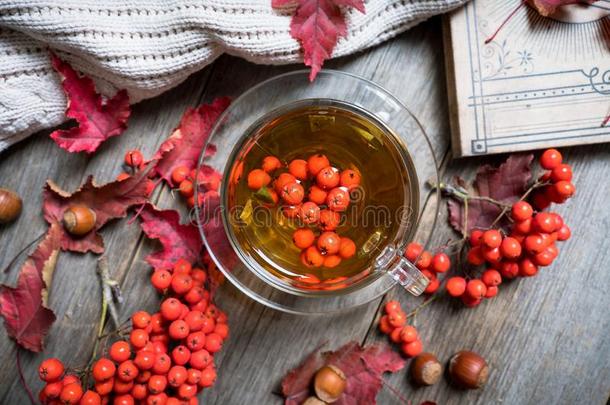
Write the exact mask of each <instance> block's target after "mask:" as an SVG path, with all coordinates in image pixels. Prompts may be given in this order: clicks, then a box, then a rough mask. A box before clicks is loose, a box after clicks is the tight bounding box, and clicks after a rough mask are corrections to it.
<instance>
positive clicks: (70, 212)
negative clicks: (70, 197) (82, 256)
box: [63, 204, 96, 236]
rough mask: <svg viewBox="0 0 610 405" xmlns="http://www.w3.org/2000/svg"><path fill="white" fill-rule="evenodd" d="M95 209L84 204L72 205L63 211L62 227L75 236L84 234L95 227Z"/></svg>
mask: <svg viewBox="0 0 610 405" xmlns="http://www.w3.org/2000/svg"><path fill="white" fill-rule="evenodd" d="M95 221H96V215H95V211H93V210H92V209H91V208H89V207H87V206H86V205H80V204H79V205H72V206H70V207H69V208H68V209H66V210H65V211H64V218H63V223H64V228H66V230H67V231H68V232H69V233H70V234H72V235H75V236H82V235H85V234H87V233H89V232H91V230H92V229H93V228H94V227H95Z"/></svg>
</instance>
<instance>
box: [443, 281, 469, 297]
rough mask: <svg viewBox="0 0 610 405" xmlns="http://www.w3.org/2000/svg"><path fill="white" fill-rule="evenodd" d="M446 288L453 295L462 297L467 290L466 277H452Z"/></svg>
mask: <svg viewBox="0 0 610 405" xmlns="http://www.w3.org/2000/svg"><path fill="white" fill-rule="evenodd" d="M445 288H446V289H447V292H448V293H449V295H451V296H452V297H460V296H461V295H462V294H464V292H465V291H466V279H464V277H451V278H450V279H449V280H447V284H446V285H445Z"/></svg>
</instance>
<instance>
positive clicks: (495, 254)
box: [481, 246, 502, 262]
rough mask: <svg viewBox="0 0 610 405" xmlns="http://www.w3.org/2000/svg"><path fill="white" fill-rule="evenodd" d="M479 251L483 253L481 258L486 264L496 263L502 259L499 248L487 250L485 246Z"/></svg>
mask: <svg viewBox="0 0 610 405" xmlns="http://www.w3.org/2000/svg"><path fill="white" fill-rule="evenodd" d="M481 251H482V252H483V258H484V259H485V260H487V261H488V262H497V261H498V260H500V259H501V258H502V253H501V252H500V248H497V247H495V248H489V247H487V246H483V247H482V249H481Z"/></svg>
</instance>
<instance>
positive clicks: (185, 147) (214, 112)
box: [153, 97, 230, 186]
mask: <svg viewBox="0 0 610 405" xmlns="http://www.w3.org/2000/svg"><path fill="white" fill-rule="evenodd" d="M229 103H230V100H229V98H228V97H221V98H217V99H215V100H214V101H213V102H212V104H204V105H201V106H199V107H198V108H190V109H189V110H187V111H186V112H185V113H184V115H183V116H182V120H181V121H180V125H178V128H176V129H175V130H174V132H173V133H172V134H171V135H170V137H169V138H168V139H167V140H166V141H165V142H163V143H162V144H161V146H160V147H159V150H158V151H157V153H155V156H153V160H157V164H156V166H155V168H154V171H155V173H156V174H158V175H159V176H160V177H162V178H163V179H164V180H165V181H166V182H167V183H169V184H170V185H171V186H176V184H173V182H172V172H173V171H174V169H175V168H176V167H178V166H186V167H188V168H189V169H191V170H192V169H194V168H195V167H197V161H198V160H199V154H200V153H201V150H202V149H203V147H204V146H205V143H206V141H207V139H208V136H209V135H210V131H211V130H212V127H213V126H214V124H215V123H216V120H218V117H219V116H220V114H222V112H223V111H224V110H225V109H226V108H227V107H228V106H229ZM212 151H213V150H212Z"/></svg>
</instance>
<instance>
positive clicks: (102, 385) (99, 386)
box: [93, 378, 114, 396]
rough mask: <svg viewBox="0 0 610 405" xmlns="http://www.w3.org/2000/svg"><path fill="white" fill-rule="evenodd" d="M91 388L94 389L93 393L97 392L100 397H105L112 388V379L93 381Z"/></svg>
mask: <svg viewBox="0 0 610 405" xmlns="http://www.w3.org/2000/svg"><path fill="white" fill-rule="evenodd" d="M93 388H94V389H95V392H97V393H98V394H100V395H101V396H106V395H108V394H110V393H111V392H112V389H113V388H114V379H113V378H109V379H107V380H104V381H95V384H94V385H93Z"/></svg>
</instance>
